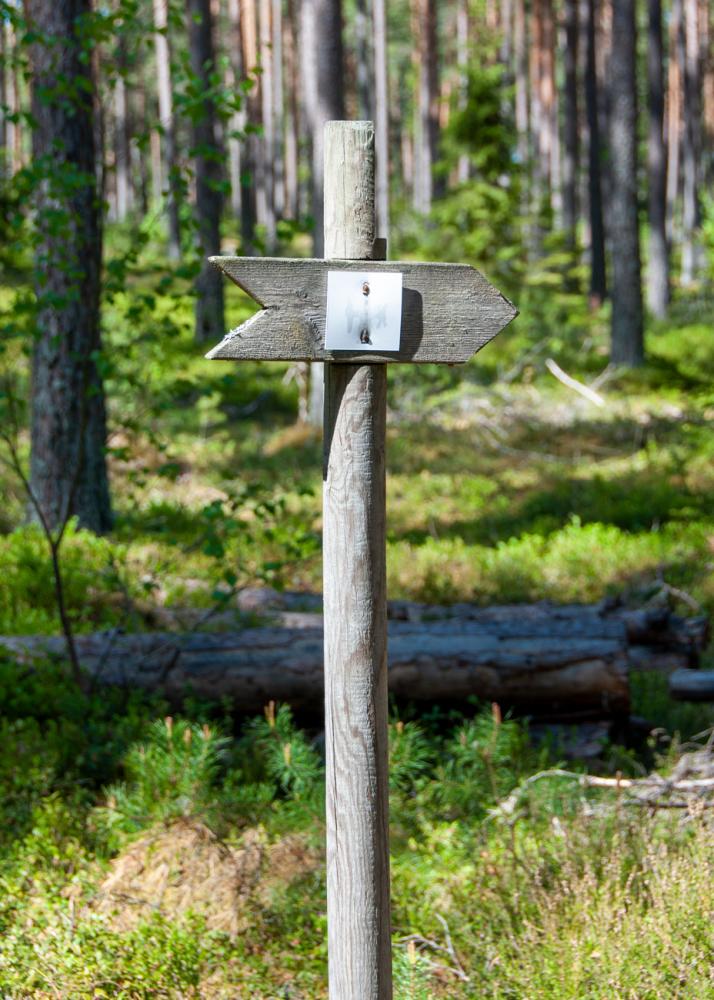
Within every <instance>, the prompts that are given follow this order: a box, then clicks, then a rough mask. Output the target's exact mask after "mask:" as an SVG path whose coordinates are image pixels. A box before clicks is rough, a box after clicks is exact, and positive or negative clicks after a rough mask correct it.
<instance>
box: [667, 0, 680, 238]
mask: <svg viewBox="0 0 714 1000" xmlns="http://www.w3.org/2000/svg"><path fill="white" fill-rule="evenodd" d="M681 31H682V0H672V8H671V12H670V18H669V70H668V74H667V108H666V119H667V239H668V241H669V244H670V246H672V245H673V243H674V234H675V229H676V217H677V199H678V196H679V191H680V181H681V177H680V164H681V155H680V154H681V148H682V73H681V67H680V63H679V42H680V37H681Z"/></svg>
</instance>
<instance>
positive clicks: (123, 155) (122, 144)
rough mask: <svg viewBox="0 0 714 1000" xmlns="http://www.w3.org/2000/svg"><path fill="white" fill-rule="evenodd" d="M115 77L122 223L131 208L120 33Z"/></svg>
mask: <svg viewBox="0 0 714 1000" xmlns="http://www.w3.org/2000/svg"><path fill="white" fill-rule="evenodd" d="M117 64H118V65H117V69H118V73H117V77H116V80H115V82H114V151H115V166H116V196H117V197H116V216H117V219H118V221H119V222H124V221H125V219H126V217H127V216H128V214H129V212H130V211H131V208H132V195H133V191H132V186H131V151H130V146H129V135H130V123H129V104H128V98H127V86H126V72H127V53H126V38H125V37H124V35H123V34H122V33H121V32H120V34H119V38H118V40H117Z"/></svg>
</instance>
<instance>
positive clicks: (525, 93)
mask: <svg viewBox="0 0 714 1000" xmlns="http://www.w3.org/2000/svg"><path fill="white" fill-rule="evenodd" d="M527 24H528V22H527V18H526V3H525V0H515V11H514V18H513V50H514V56H515V77H516V79H515V85H516V86H515V104H516V108H515V112H516V113H515V120H516V134H517V136H518V162H519V164H520V165H521V168H522V169H523V170H524V171H527V174H526V176H527V177H529V176H530V171H531V154H530V141H529V140H530V133H529V128H528V123H529V120H530V108H529V100H528V97H529V88H528V31H527ZM529 195H530V192H529V191H526V203H527V201H528V196H529Z"/></svg>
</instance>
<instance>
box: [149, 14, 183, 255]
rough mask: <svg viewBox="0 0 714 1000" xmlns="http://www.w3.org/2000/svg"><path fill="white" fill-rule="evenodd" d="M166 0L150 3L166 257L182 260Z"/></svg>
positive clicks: (178, 183)
mask: <svg viewBox="0 0 714 1000" xmlns="http://www.w3.org/2000/svg"><path fill="white" fill-rule="evenodd" d="M167 3H168V0H153V4H154V45H155V48H156V89H157V94H158V98H159V121H160V122H161V128H162V132H163V140H164V141H163V151H164V168H165V174H164V182H163V189H164V191H165V192H166V207H167V210H168V224H169V246H168V249H169V257H170V258H171V259H172V260H179V258H180V257H181V223H180V221H179V206H180V200H181V194H180V182H179V177H178V158H177V155H176V134H175V124H174V108H173V95H172V92H171V59H170V50H169V37H168V9H167Z"/></svg>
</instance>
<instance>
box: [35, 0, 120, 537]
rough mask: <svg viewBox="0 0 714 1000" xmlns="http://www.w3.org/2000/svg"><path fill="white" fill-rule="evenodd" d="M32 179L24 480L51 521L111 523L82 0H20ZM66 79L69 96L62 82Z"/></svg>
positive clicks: (86, 12)
mask: <svg viewBox="0 0 714 1000" xmlns="http://www.w3.org/2000/svg"><path fill="white" fill-rule="evenodd" d="M26 12H27V18H28V22H29V27H30V30H31V31H32V32H33V34H34V36H35V38H36V40H35V41H33V42H32V43H31V44H30V49H29V51H30V61H31V66H32V113H33V117H34V120H35V126H34V128H33V156H34V159H35V163H36V164H37V166H38V169H39V170H40V171H41V174H42V176H41V179H40V180H39V185H38V189H37V199H36V217H35V221H36V226H37V231H38V246H37V252H36V255H35V291H36V295H37V300H38V314H37V339H36V341H35V348H34V354H33V364H32V427H31V446H32V450H31V458H30V481H31V486H32V490H33V493H34V495H35V497H36V499H37V501H38V503H39V505H40V506H41V508H42V511H43V513H44V516H45V518H46V520H47V521H48V523H49V524H51V525H53V526H57V525H62V524H63V523H64V521H65V519H66V517H67V516H68V515H76V516H77V517H78V519H79V523H80V524H81V525H82V526H83V527H86V528H89V529H90V530H92V531H97V532H103V531H107V530H108V529H109V528H110V527H111V523H112V516H111V506H110V500H109V484H108V479H107V468H106V456H105V444H106V416H105V408H104V391H103V385H102V379H101V375H100V373H99V369H98V367H97V356H98V353H99V352H100V350H101V338H100V328H99V295H100V280H101V258H102V230H101V215H100V199H99V198H98V197H97V179H96V156H95V132H94V103H93V98H94V81H93V78H92V64H91V61H87V60H86V59H85V58H84V55H85V52H84V39H83V38H82V37H79V36H78V24H81V23H82V22H83V21H86V19H88V18H89V17H90V15H91V6H90V3H89V0H65V2H63V3H56V2H54V0H27V2H26ZM66 80H72V81H74V83H75V87H74V88H73V89H72V91H71V96H70V95H69V94H68V93H67V88H66V85H65V84H64V83H63V81H66Z"/></svg>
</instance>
